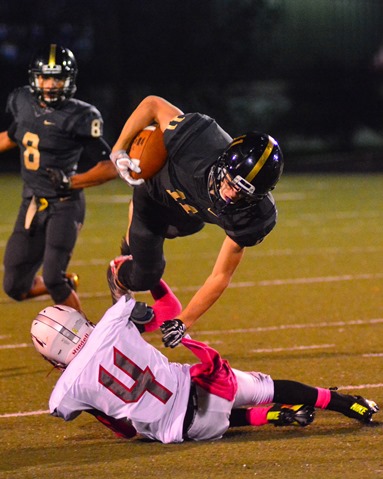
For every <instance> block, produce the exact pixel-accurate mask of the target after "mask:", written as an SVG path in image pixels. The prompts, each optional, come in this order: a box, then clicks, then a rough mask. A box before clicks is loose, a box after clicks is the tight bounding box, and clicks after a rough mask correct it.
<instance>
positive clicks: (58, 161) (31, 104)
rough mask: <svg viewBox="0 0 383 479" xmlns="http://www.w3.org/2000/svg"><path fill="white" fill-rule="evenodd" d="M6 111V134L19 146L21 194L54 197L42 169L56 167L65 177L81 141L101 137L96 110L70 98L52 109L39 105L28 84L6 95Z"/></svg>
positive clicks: (75, 162) (78, 153) (71, 169)
mask: <svg viewBox="0 0 383 479" xmlns="http://www.w3.org/2000/svg"><path fill="white" fill-rule="evenodd" d="M7 110H8V111H9V112H10V113H11V114H12V116H13V119H14V122H13V124H12V125H11V128H10V129H9V131H8V134H9V136H10V138H11V139H12V140H13V141H15V142H16V143H17V144H18V146H19V148H20V161H21V176H22V178H23V181H24V190H23V197H27V198H28V197H31V196H32V195H33V194H34V195H36V196H41V197H53V196H56V195H57V192H56V191H55V189H54V188H53V184H52V182H51V181H50V179H49V176H48V174H47V172H46V168H60V169H62V170H63V171H64V172H65V173H66V174H67V175H68V176H72V175H73V174H75V172H76V170H77V167H78V162H79V160H80V157H81V153H82V151H83V148H84V146H83V142H84V141H86V140H89V139H91V138H100V137H101V136H102V133H103V131H102V130H103V121H102V117H101V114H100V112H99V111H98V110H97V109H96V108H95V107H94V106H92V105H90V104H88V103H85V102H83V101H81V100H77V99H73V98H72V99H70V100H68V101H66V102H64V103H62V104H60V105H59V106H57V107H55V108H51V107H46V108H43V107H41V106H40V104H39V102H38V101H37V100H36V99H35V97H34V96H33V95H32V93H31V92H30V89H29V87H28V86H25V87H21V88H17V89H16V90H14V91H13V92H12V93H11V94H10V95H9V98H8V102H7Z"/></svg>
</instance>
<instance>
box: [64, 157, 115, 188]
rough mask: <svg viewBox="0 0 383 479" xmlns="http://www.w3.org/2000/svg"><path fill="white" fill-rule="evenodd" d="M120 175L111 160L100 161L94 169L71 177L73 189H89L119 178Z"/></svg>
mask: <svg viewBox="0 0 383 479" xmlns="http://www.w3.org/2000/svg"><path fill="white" fill-rule="evenodd" d="M117 176H118V173H117V171H116V168H115V167H114V165H113V163H112V162H110V161H109V160H103V161H99V162H98V163H97V164H96V165H95V166H94V167H93V168H91V169H90V170H88V171H85V172H84V173H78V174H77V175H74V176H72V177H71V188H72V189H79V188H89V187H90V186H97V185H101V184H103V183H106V182H107V181H110V180H114V178H117Z"/></svg>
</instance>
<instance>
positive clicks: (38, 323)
mask: <svg viewBox="0 0 383 479" xmlns="http://www.w3.org/2000/svg"><path fill="white" fill-rule="evenodd" d="M93 328H94V325H93V324H92V323H90V322H89V321H88V320H87V319H86V318H85V317H84V316H83V315H82V314H81V313H80V312H78V311H77V310H75V309H73V308H71V307H69V306H64V305H60V304H58V305H55V306H48V307H47V308H45V309H43V310H42V311H40V313H39V314H38V315H37V316H36V318H35V319H34V320H33V322H32V327H31V336H32V341H33V344H34V346H35V348H36V349H37V351H38V352H39V353H41V354H42V356H43V357H44V358H45V359H47V360H48V361H49V362H50V363H52V364H53V365H54V366H55V367H58V368H60V369H65V368H66V367H67V366H68V364H69V363H70V362H71V361H72V359H73V358H74V357H75V356H76V354H77V353H78V352H79V351H80V350H81V349H82V347H83V346H84V344H85V343H86V341H87V340H88V338H89V335H90V334H91V332H92V330H93Z"/></svg>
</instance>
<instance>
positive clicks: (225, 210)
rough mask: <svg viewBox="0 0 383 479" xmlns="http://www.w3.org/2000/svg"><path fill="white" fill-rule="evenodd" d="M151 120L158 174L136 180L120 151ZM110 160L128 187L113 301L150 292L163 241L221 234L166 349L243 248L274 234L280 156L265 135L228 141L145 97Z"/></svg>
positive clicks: (203, 122) (192, 117) (214, 128)
mask: <svg viewBox="0 0 383 479" xmlns="http://www.w3.org/2000/svg"><path fill="white" fill-rule="evenodd" d="M153 122H156V123H157V124H158V125H159V126H160V128H161V130H162V131H163V132H164V142H165V146H166V149H167V152H168V159H167V162H166V164H165V166H164V167H163V168H162V170H160V172H159V173H157V174H156V175H155V176H154V177H153V178H151V179H149V180H146V181H145V182H143V180H140V179H138V180H137V179H133V178H132V177H131V176H130V173H129V172H130V171H139V166H138V165H137V162H134V161H132V160H131V159H130V158H129V156H128V155H127V153H126V150H127V149H128V148H129V146H130V144H131V142H132V139H133V138H134V136H135V135H136V134H137V133H138V132H139V131H140V130H141V129H143V128H144V127H146V126H147V125H149V124H151V123H153ZM111 160H112V162H113V163H114V164H115V165H116V168H117V170H118V172H119V174H120V176H121V177H122V178H123V179H124V180H125V181H127V182H128V183H129V184H130V185H132V186H134V191H133V199H132V203H131V210H130V225H129V227H128V232H127V237H126V241H125V242H124V243H123V245H122V251H121V252H122V254H123V256H120V257H117V258H115V259H114V260H113V261H112V262H111V263H110V267H109V269H108V282H109V286H110V289H111V292H112V297H113V299H114V300H116V299H117V298H118V296H119V295H121V294H122V293H123V291H124V288H125V289H130V290H133V291H143V290H149V289H150V290H152V291H155V285H156V284H158V282H159V281H160V279H161V276H162V274H163V272H164V268H165V259H164V254H163V243H164V240H165V238H175V237H177V236H186V235H190V234H193V233H196V232H198V231H200V230H201V229H202V228H203V226H204V224H205V223H214V224H216V225H218V226H219V227H221V228H222V229H223V230H224V231H225V233H226V237H225V240H224V242H223V245H222V247H221V250H220V252H219V254H218V257H217V260H216V262H215V265H214V268H213V270H212V272H211V274H210V275H209V277H208V278H207V280H206V281H205V283H204V284H203V286H202V287H201V288H200V289H199V291H197V293H196V294H195V295H194V297H193V298H192V299H191V301H190V302H189V304H188V305H187V306H186V307H185V309H184V310H183V311H182V313H181V314H180V315H179V317H178V318H177V319H174V320H173V321H167V322H166V323H164V325H163V327H162V328H161V329H162V332H163V341H164V343H165V346H170V347H174V346H176V345H177V344H178V343H179V342H180V340H181V338H182V336H183V334H184V333H185V330H186V328H189V327H190V326H192V324H193V323H194V322H195V321H196V320H197V319H198V318H199V317H200V316H201V315H202V314H203V313H204V312H205V311H206V310H207V309H209V308H210V307H211V306H212V304H213V303H214V302H215V301H216V300H217V299H218V298H219V297H220V296H221V294H222V293H223V291H224V290H225V288H227V286H228V285H229V283H230V280H231V278H232V275H233V273H234V271H235V270H236V268H237V266H238V264H239V263H240V261H241V259H242V257H243V254H244V249H245V247H248V246H254V245H256V244H259V243H260V242H261V241H262V240H263V239H264V237H265V236H266V235H267V234H268V233H270V231H271V230H272V229H273V228H274V226H275V224H276V219H277V210H276V207H275V203H274V199H273V197H272V195H271V193H270V191H271V190H272V189H273V188H274V187H275V185H276V183H277V182H278V180H279V178H280V175H281V173H282V170H283V155H282V151H281V149H280V147H279V145H278V143H277V142H276V140H275V139H274V138H272V137H271V136H269V135H267V134H264V133H258V132H249V133H246V134H245V135H242V136H240V137H238V138H235V139H232V138H231V137H230V135H228V134H227V133H226V132H225V131H224V130H223V129H222V128H221V127H220V126H219V125H218V124H217V123H216V122H215V121H214V120H213V119H212V118H210V117H208V116H206V115H202V114H200V113H188V114H183V112H182V111H181V110H180V109H179V108H177V107H176V106H174V105H172V104H171V103H169V102H167V101H166V100H164V99H163V98H160V97H157V96H149V97H147V98H145V99H144V100H143V101H142V102H141V103H140V105H139V106H138V107H137V108H136V110H135V111H134V112H133V113H132V115H131V116H130V117H129V118H128V120H127V121H126V123H125V125H124V127H123V129H122V132H121V134H120V136H119V138H118V140H117V142H116V144H115V145H114V147H113V149H112V154H111Z"/></svg>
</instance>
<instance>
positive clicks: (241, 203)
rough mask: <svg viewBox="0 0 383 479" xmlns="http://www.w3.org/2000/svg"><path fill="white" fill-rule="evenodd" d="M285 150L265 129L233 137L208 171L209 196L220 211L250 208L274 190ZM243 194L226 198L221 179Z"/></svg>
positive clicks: (227, 211) (226, 211) (280, 171)
mask: <svg viewBox="0 0 383 479" xmlns="http://www.w3.org/2000/svg"><path fill="white" fill-rule="evenodd" d="M283 164H284V162H283V154H282V151H281V149H280V147H279V145H278V143H277V141H276V140H275V139H274V138H272V137H271V136H270V135H267V134H266V133H259V132H256V131H251V132H248V133H246V134H245V135H242V136H239V137H238V138H234V139H233V141H232V142H231V143H230V144H229V146H228V147H227V148H226V150H225V151H224V152H223V153H222V155H221V156H220V157H219V158H218V161H217V163H215V164H214V165H213V166H212V168H211V170H210V173H209V179H208V188H209V194H210V198H211V200H212V202H213V205H214V207H215V209H216V211H218V213H219V214H225V213H230V212H233V211H238V210H243V209H248V208H251V207H252V206H254V205H255V204H256V203H258V202H259V201H261V200H262V199H263V198H264V197H265V196H266V195H267V194H268V193H269V191H271V190H273V189H274V187H275V185H276V184H277V182H278V180H279V178H280V176H281V174H282V171H283ZM223 180H226V181H227V183H228V184H229V185H230V186H231V187H233V188H234V189H235V190H237V191H238V192H239V193H240V194H239V196H238V198H237V199H236V200H235V201H225V200H224V199H223V198H222V197H221V194H220V190H221V186H222V181H223Z"/></svg>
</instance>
